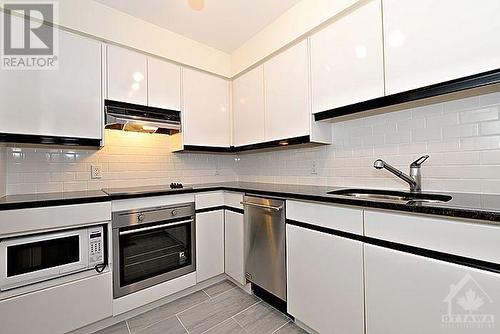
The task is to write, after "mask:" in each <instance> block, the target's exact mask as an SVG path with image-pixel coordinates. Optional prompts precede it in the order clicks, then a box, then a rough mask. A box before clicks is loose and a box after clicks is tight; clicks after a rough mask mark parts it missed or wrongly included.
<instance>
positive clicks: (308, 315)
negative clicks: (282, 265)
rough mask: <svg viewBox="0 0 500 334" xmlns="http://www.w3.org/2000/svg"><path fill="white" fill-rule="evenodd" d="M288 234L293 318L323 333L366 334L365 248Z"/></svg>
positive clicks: (308, 233)
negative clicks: (364, 297)
mask: <svg viewBox="0 0 500 334" xmlns="http://www.w3.org/2000/svg"><path fill="white" fill-rule="evenodd" d="M286 231H287V279H288V283H287V285H288V286H287V295H288V301H287V302H288V313H290V314H291V315H293V316H294V317H295V318H296V319H298V320H299V321H301V322H303V323H304V324H306V325H307V326H308V327H310V328H312V329H314V330H315V331H317V332H319V333H325V334H327V333H345V334H348V333H356V334H362V333H364V310H363V308H364V302H363V245H362V243H361V242H358V241H353V240H349V239H345V238H340V237H336V236H333V235H330V234H326V233H321V232H317V231H313V230H308V229H304V228H302V227H297V226H293V225H287V229H286Z"/></svg>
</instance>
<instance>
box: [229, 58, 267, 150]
mask: <svg viewBox="0 0 500 334" xmlns="http://www.w3.org/2000/svg"><path fill="white" fill-rule="evenodd" d="M264 108H265V106H264V68H263V66H262V65H261V66H259V67H257V68H255V69H253V70H251V71H250V72H248V73H245V74H244V75H242V76H241V77H239V78H237V79H235V80H234V81H233V138H234V146H243V145H249V144H256V143H262V142H264V141H265V125H264V124H265V114H264V110H265V109H264Z"/></svg>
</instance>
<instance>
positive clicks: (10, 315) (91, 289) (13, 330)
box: [0, 272, 113, 334]
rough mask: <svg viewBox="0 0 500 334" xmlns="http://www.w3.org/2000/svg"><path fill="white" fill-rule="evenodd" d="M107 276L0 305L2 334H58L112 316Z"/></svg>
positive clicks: (110, 290)
mask: <svg viewBox="0 0 500 334" xmlns="http://www.w3.org/2000/svg"><path fill="white" fill-rule="evenodd" d="M112 289H113V287H112V279H111V272H108V273H104V274H101V275H98V276H93V277H90V278H85V279H82V280H78V281H74V282H70V283H67V284H63V285H60V286H56V287H53V288H48V289H44V290H40V291H36V292H33V293H28V294H25V295H21V296H18V297H14V298H10V299H6V300H3V301H1V302H0V326H1V327H0V328H1V329H0V332H1V333H2V334H27V333H37V334H62V333H67V332H70V331H72V330H75V329H78V328H80V327H83V326H86V325H89V324H91V323H94V322H96V321H99V320H101V319H104V318H107V317H110V316H111V315H112V301H113V294H112Z"/></svg>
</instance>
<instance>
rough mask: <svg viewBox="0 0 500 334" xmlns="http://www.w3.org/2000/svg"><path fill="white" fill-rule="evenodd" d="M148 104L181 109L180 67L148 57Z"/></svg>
mask: <svg viewBox="0 0 500 334" xmlns="http://www.w3.org/2000/svg"><path fill="white" fill-rule="evenodd" d="M148 105H149V106H151V107H157V108H164V109H171V110H181V67H180V66H179V65H175V64H172V63H169V62H166V61H163V60H160V59H156V58H151V57H149V58H148Z"/></svg>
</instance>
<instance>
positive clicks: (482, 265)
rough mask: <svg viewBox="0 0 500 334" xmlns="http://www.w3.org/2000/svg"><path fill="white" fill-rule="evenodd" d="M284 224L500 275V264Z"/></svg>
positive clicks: (309, 225)
mask: <svg viewBox="0 0 500 334" xmlns="http://www.w3.org/2000/svg"><path fill="white" fill-rule="evenodd" d="M286 223H287V224H290V225H293V226H298V227H302V228H305V229H308V230H314V231H318V232H322V233H327V234H331V235H335V236H337V237H341V238H346V239H351V240H355V241H360V242H364V243H366V244H370V245H374V246H379V247H383V248H389V249H392V250H396V251H400V252H404V253H409V254H414V255H419V256H423V257H427V258H431V259H435V260H440V261H443V262H449V263H454V264H458V265H462V266H465V267H471V268H476V269H481V270H485V271H490V272H494V273H500V264H497V263H492V262H487V261H482V260H477V259H472V258H468V257H464V256H459V255H452V254H448V253H443V252H439V251H433V250H429V249H425V248H420V247H414V246H409V245H404V244H400V243H396V242H392V241H386V240H381V239H376V238H372V237H366V236H362V235H358V234H353V233H349V232H344V231H339V230H335V229H329V228H326V227H322V226H317V225H311V224H308V223H303V222H299V221H295V220H290V219H287V220H286Z"/></svg>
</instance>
